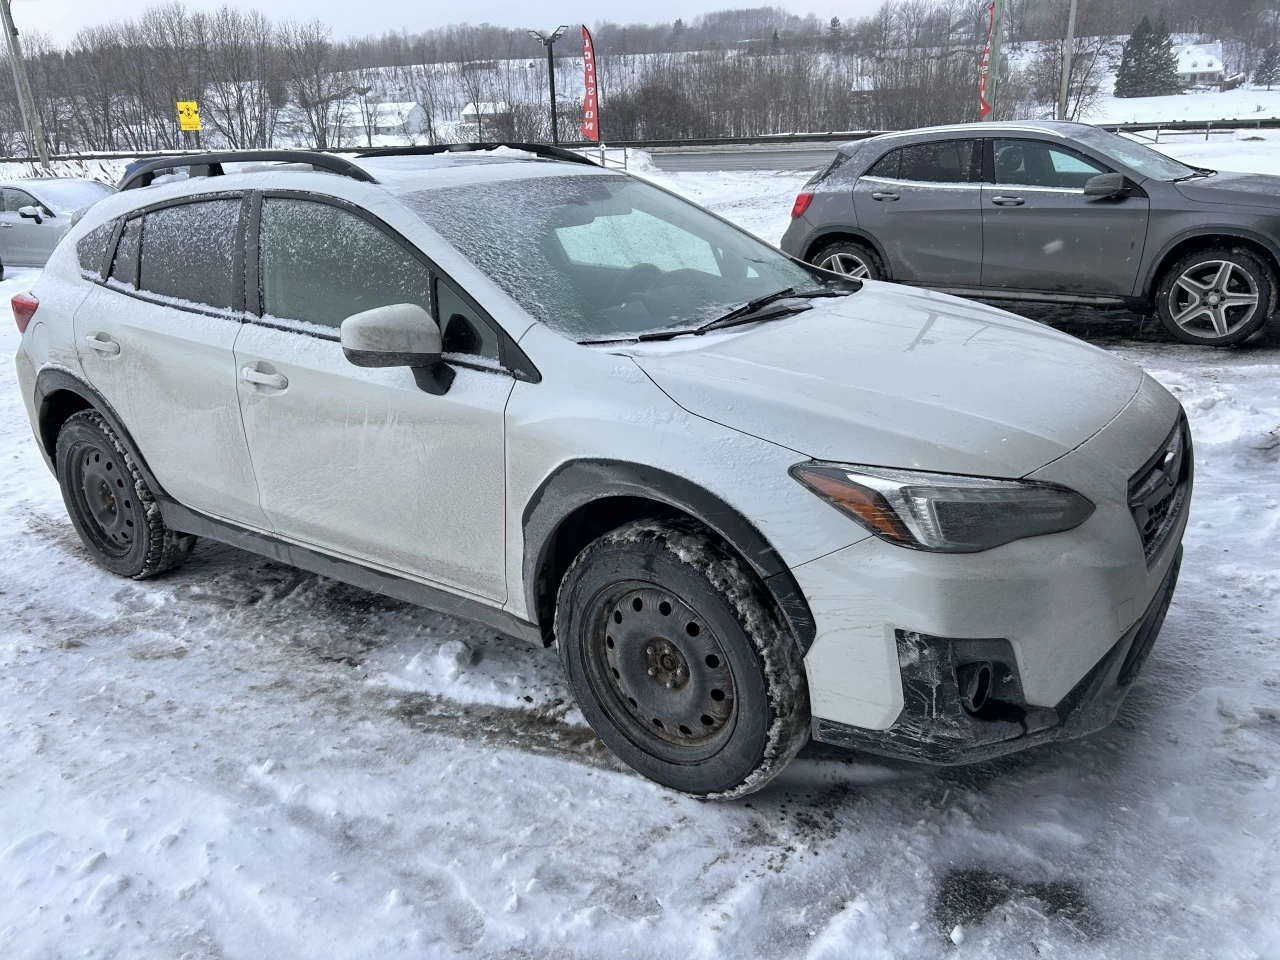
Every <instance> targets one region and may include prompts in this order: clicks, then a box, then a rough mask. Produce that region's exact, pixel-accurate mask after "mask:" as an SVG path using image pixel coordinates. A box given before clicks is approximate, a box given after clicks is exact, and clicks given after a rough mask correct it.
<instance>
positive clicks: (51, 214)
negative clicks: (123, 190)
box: [0, 177, 116, 267]
mask: <svg viewBox="0 0 1280 960" xmlns="http://www.w3.org/2000/svg"><path fill="white" fill-rule="evenodd" d="M115 192H116V191H115V187H112V186H109V185H107V184H105V183H99V182H98V181H97V180H84V179H80V178H78V177H33V178H31V179H28V180H0V202H2V203H3V210H0V265H3V266H5V267H42V266H44V264H45V262H46V261H47V260H48V259H49V255H50V254H51V253H53V248H54V247H56V246H57V245H58V241H59V240H61V239H62V238H63V237H64V236H65V235H66V232H67V230H69V229H70V228H71V220H72V217H73V216H74V215H75V214H76V212H78V211H80V210H83V209H84V208H85V207H88V206H90V205H92V204H94V203H97V202H98V201H99V200H101V199H102V198H103V197H109V196H111V194H113V193H115Z"/></svg>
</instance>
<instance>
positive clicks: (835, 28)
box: [827, 17, 844, 53]
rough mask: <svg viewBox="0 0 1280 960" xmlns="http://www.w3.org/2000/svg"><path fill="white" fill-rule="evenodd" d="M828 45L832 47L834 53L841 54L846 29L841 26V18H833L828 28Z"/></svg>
mask: <svg viewBox="0 0 1280 960" xmlns="http://www.w3.org/2000/svg"><path fill="white" fill-rule="evenodd" d="M827 44H828V46H830V47H831V52H832V53H839V52H840V48H841V47H842V46H844V27H843V26H841V25H840V18H839V17H832V18H831V23H830V24H829V25H828V26H827Z"/></svg>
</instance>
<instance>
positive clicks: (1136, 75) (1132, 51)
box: [1116, 17, 1151, 97]
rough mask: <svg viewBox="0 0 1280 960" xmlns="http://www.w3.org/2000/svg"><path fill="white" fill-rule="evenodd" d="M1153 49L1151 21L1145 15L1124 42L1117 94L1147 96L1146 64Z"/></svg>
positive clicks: (1117, 81) (1120, 95)
mask: <svg viewBox="0 0 1280 960" xmlns="http://www.w3.org/2000/svg"><path fill="white" fill-rule="evenodd" d="M1150 50H1151V21H1150V20H1148V19H1147V18H1146V17H1143V18H1142V19H1141V20H1139V21H1138V25H1137V26H1136V27H1134V28H1133V33H1132V34H1130V36H1129V39H1128V40H1126V41H1125V42H1124V50H1123V51H1122V52H1121V54H1120V69H1118V70H1117V71H1116V96H1117V97H1141V96H1145V94H1144V93H1143V92H1142V90H1143V89H1144V88H1145V86H1146V84H1145V79H1146V76H1145V74H1146V65H1147V62H1148V60H1149V57H1150Z"/></svg>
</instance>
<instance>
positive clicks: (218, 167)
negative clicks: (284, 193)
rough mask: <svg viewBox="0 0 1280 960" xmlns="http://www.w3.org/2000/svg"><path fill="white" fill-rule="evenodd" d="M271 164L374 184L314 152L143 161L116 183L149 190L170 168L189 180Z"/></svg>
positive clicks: (361, 172)
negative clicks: (186, 172)
mask: <svg viewBox="0 0 1280 960" xmlns="http://www.w3.org/2000/svg"><path fill="white" fill-rule="evenodd" d="M269 160H275V161H279V162H281V163H305V164H309V165H310V166H311V167H312V168H314V169H316V170H324V171H326V172H328V173H336V174H338V175H339V176H343V177H350V178H351V179H352V180H359V181H361V182H363V183H377V182H378V181H377V179H376V178H375V177H374V176H373V174H371V173H369V171H368V170H365V169H364V168H363V167H360V166H358V165H357V164H354V163H352V162H351V161H350V160H348V159H346V158H345V157H337V156H334V155H333V154H331V153H320V152H318V151H316V150H223V151H220V152H216V153H180V154H174V155H173V156H170V157H157V158H156V159H154V160H147V161H146V162H145V163H143V164H141V165H140V166H139V167H138V168H137V169H136V170H133V171H132V172H130V173H128V174H127V175H126V176H125V178H124V179H123V180H121V181H120V186H119V189H120V190H131V189H134V188H136V187H149V186H151V183H152V182H153V181H154V180H155V178H156V174H157V173H159V172H160V171H162V170H172V169H173V168H174V167H188V168H189V169H190V171H191V173H190V175H191V176H193V177H220V176H222V175H223V173H224V171H223V169H222V165H223V164H224V163H254V162H263V161H269Z"/></svg>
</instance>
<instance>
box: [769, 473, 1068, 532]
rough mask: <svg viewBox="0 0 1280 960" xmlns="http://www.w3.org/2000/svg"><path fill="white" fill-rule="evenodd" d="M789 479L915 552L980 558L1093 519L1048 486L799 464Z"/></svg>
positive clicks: (1057, 489) (1063, 491)
mask: <svg viewBox="0 0 1280 960" xmlns="http://www.w3.org/2000/svg"><path fill="white" fill-rule="evenodd" d="M791 475H792V476H793V477H795V478H796V479H797V480H799V481H800V482H801V483H803V484H804V485H805V486H806V487H808V488H809V489H810V490H812V491H813V492H814V493H816V494H817V495H818V496H820V497H822V498H823V499H824V500H826V501H827V502H828V503H830V504H831V505H832V506H834V507H835V508H836V509H837V510H840V511H841V512H842V513H845V514H847V515H848V516H850V517H852V518H853V519H854V520H856V521H857V522H858V523H860V524H861V525H862V526H864V527H866V528H867V529H868V530H870V531H871V532H872V533H874V534H875V535H876V536H877V537H879V538H880V539H882V540H888V541H889V542H890V543H896V544H898V545H900V546H903V547H910V548H911V549H913V550H930V551H933V552H936V553H976V552H977V551H979V550H990V549H991V548H992V547H998V546H1000V545H1001V544H1002V543H1009V542H1010V541H1012V540H1021V539H1023V538H1024V537H1038V536H1042V535H1043V534H1046V533H1058V532H1060V531H1062V530H1070V529H1071V528H1073V527H1078V526H1079V525H1080V524H1082V523H1084V522H1085V520H1087V519H1088V518H1089V515H1090V514H1091V513H1093V504H1092V503H1090V502H1089V501H1088V500H1086V499H1085V498H1084V497H1082V496H1080V494H1078V493H1076V492H1075V491H1073V490H1068V489H1067V488H1065V487H1059V486H1056V485H1054V484H1051V483H1032V482H1030V481H1027V480H992V479H988V478H986V477H959V476H953V475H951V474H946V473H918V472H916V471H913V470H891V469H887V468H884V467H860V466H855V465H852V464H837V463H819V462H816V461H811V462H809V463H798V464H796V465H795V466H794V467H792V468H791Z"/></svg>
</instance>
